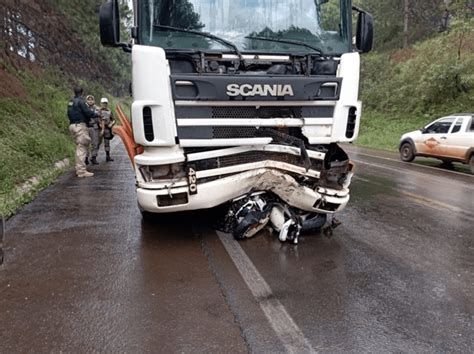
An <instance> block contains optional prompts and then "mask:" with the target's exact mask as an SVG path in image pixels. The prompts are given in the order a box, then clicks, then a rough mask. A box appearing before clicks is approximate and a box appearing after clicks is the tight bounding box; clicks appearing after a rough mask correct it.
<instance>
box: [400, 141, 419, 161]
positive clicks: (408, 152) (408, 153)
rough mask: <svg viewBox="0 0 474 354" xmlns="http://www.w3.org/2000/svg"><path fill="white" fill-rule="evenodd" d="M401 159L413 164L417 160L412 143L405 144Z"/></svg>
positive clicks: (402, 148) (401, 150)
mask: <svg viewBox="0 0 474 354" xmlns="http://www.w3.org/2000/svg"><path fill="white" fill-rule="evenodd" d="M400 159H401V160H402V161H405V162H412V161H413V160H414V159H415V152H414V151H413V146H412V145H411V143H403V145H402V146H401V147H400Z"/></svg>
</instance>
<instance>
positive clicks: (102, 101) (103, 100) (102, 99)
mask: <svg viewBox="0 0 474 354" xmlns="http://www.w3.org/2000/svg"><path fill="white" fill-rule="evenodd" d="M100 103H109V100H108V99H107V98H106V97H102V98H101V99H100Z"/></svg>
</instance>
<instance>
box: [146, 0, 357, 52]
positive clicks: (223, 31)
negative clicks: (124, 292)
mask: <svg viewBox="0 0 474 354" xmlns="http://www.w3.org/2000/svg"><path fill="white" fill-rule="evenodd" d="M138 3H139V9H138V11H139V43H140V44H143V45H152V46H159V47H162V48H164V49H166V50H168V51H183V50H189V51H209V52H233V50H232V48H229V46H228V45H225V44H224V43H223V42H222V41H219V40H216V39H215V38H214V39H213V38H209V37H204V36H200V35H199V34H197V33H192V32H196V31H199V32H207V33H209V34H212V35H213V36H215V37H219V38H221V39H223V40H226V41H227V42H231V43H233V44H234V45H235V47H236V48H237V49H238V50H239V51H240V52H243V53H245V52H246V53H267V54H269V53H270V54H271V53H274V54H285V53H286V54H290V53H302V54H307V53H320V54H323V55H340V54H342V53H346V52H349V51H351V33H350V32H351V29H350V21H351V7H350V0H141V1H138ZM166 27H175V28H180V29H184V30H191V31H192V32H185V31H179V32H178V31H173V30H170V29H169V28H166ZM234 52H235V51H234Z"/></svg>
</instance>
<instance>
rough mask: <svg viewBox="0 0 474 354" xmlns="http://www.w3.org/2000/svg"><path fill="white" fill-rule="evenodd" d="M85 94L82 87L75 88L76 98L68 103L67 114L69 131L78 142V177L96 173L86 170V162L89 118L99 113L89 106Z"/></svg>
mask: <svg viewBox="0 0 474 354" xmlns="http://www.w3.org/2000/svg"><path fill="white" fill-rule="evenodd" d="M83 94H84V90H83V89H82V88H81V87H76V88H74V98H72V99H71V100H70V101H69V103H68V109H67V115H68V117H69V132H70V133H71V135H72V137H73V139H74V143H75V144H76V166H75V167H76V175H77V177H92V176H94V174H93V173H92V172H89V171H87V170H86V164H85V159H86V156H87V149H88V147H89V144H90V143H91V138H90V136H89V131H88V128H87V125H88V123H89V120H90V119H91V118H94V117H96V116H97V114H96V113H94V112H93V111H91V110H90V109H89V108H88V107H87V104H86V102H85V101H84V98H83V97H82V95H83Z"/></svg>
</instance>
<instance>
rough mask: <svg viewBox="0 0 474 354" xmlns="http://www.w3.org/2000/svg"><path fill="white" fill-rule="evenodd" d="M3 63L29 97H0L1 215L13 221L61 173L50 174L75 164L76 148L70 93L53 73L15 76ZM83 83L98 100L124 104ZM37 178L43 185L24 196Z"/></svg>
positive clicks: (93, 86) (66, 86)
mask: <svg viewBox="0 0 474 354" xmlns="http://www.w3.org/2000/svg"><path fill="white" fill-rule="evenodd" d="M0 64H4V66H5V67H7V70H8V71H9V72H10V74H12V75H15V76H17V77H18V78H19V79H20V81H21V83H22V85H23V87H24V89H25V91H26V93H27V95H26V96H25V97H23V98H20V97H14V98H0V215H3V216H10V215H11V214H12V213H14V212H15V211H16V210H17V209H18V207H19V206H21V205H22V204H24V203H25V202H28V201H29V200H31V199H32V198H33V197H34V196H35V195H36V194H37V192H38V191H39V190H41V189H42V188H44V187H45V186H46V185H48V184H50V183H51V182H52V181H54V179H55V178H56V176H57V174H58V173H59V172H54V173H53V174H51V172H49V171H51V169H52V167H53V165H54V163H55V162H56V161H58V160H62V159H64V158H70V160H71V162H73V156H74V144H73V142H72V139H71V137H70V134H69V130H68V127H69V122H68V118H67V114H66V111H67V102H68V100H69V98H70V96H71V88H70V87H69V84H67V83H64V80H63V79H61V78H59V77H56V76H55V75H53V74H47V73H43V74H33V73H31V72H29V71H22V72H16V71H14V70H13V69H12V68H9V67H8V66H7V65H6V64H5V63H1V62H0ZM83 84H84V87H86V88H89V91H90V92H94V93H95V92H97V93H96V94H95V95H96V97H99V99H100V96H102V95H106V96H107V97H109V98H110V100H111V102H112V106H115V104H116V103H117V102H119V100H118V99H117V98H115V97H112V96H111V95H107V94H105V93H104V92H103V89H102V88H101V87H100V86H98V85H96V84H95V85H94V84H87V83H83ZM126 103H127V104H128V100H126ZM127 104H126V105H125V106H127ZM47 171H48V172H47ZM32 176H41V177H42V179H41V182H40V184H39V185H38V186H35V187H34V188H33V190H32V191H31V192H30V193H27V194H26V195H20V194H19V192H18V186H19V185H21V184H22V183H24V182H25V181H27V180H28V179H29V178H30V177H32Z"/></svg>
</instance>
